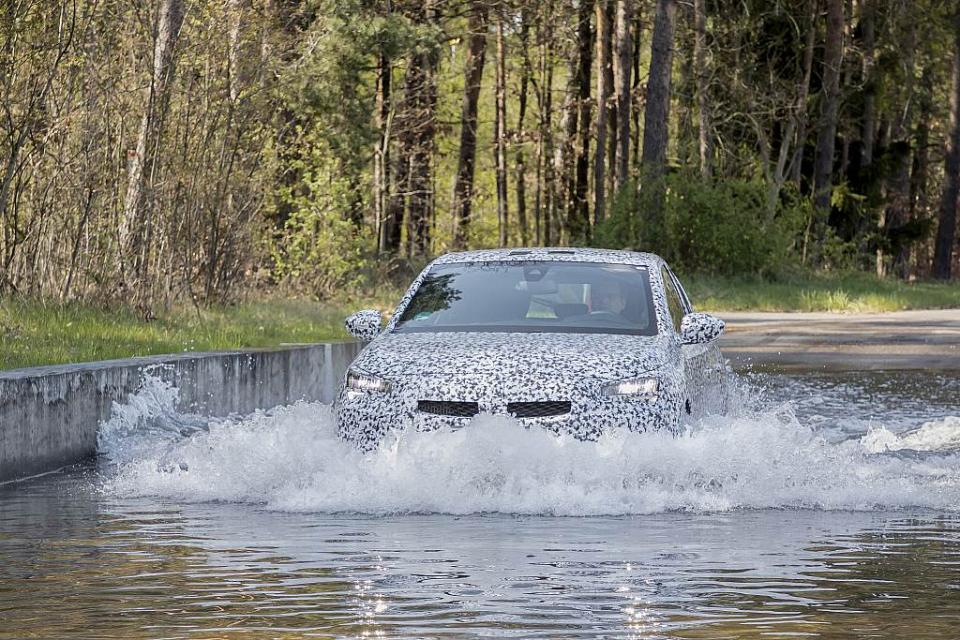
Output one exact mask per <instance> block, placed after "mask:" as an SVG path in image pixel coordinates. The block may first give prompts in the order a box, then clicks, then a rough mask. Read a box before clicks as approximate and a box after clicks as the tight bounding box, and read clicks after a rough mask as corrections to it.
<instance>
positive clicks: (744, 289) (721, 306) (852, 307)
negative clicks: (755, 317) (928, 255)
mask: <svg viewBox="0 0 960 640" xmlns="http://www.w3.org/2000/svg"><path fill="white" fill-rule="evenodd" d="M684 282H685V284H686V286H687V289H688V292H689V293H690V297H691V298H693V301H694V304H695V305H696V307H697V308H698V309H703V310H705V311H833V312H841V313H862V312H878V311H902V310H906V309H957V308H960V282H956V281H954V282H951V283H942V282H901V281H899V280H893V279H890V280H882V279H880V278H877V277H874V276H871V275H869V274H864V273H847V274H804V275H797V276H793V277H788V278H784V279H782V280H777V281H766V280H761V279H748V278H718V277H707V276H694V277H690V278H686V279H684Z"/></svg>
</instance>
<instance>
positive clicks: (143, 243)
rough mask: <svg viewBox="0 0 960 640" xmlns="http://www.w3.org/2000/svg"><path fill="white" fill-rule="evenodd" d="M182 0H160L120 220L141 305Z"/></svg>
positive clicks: (128, 280)
mask: <svg viewBox="0 0 960 640" xmlns="http://www.w3.org/2000/svg"><path fill="white" fill-rule="evenodd" d="M183 15H184V5H183V0H161V2H160V6H159V15H158V19H157V31H156V35H155V37H154V49H153V73H152V75H151V79H150V88H149V92H148V94H147V105H146V108H145V110H144V114H143V119H142V120H141V122H140V134H139V136H138V137H137V148H136V151H134V152H133V153H132V154H130V156H129V168H128V171H129V176H128V182H127V193H126V197H125V199H124V206H123V217H122V219H121V221H120V251H121V254H120V259H121V272H122V278H123V281H124V283H125V285H126V287H127V288H128V289H129V290H130V291H131V293H132V294H133V297H134V299H135V303H136V304H142V303H144V302H146V300H145V299H144V294H145V293H146V292H145V291H143V290H142V289H141V284H142V281H143V280H144V279H146V277H147V273H146V270H147V260H148V258H149V255H150V246H149V239H150V236H151V232H150V229H149V227H150V224H151V220H150V217H151V214H150V212H149V208H150V203H149V202H147V201H146V199H147V198H146V194H145V193H144V192H145V191H148V190H149V188H150V185H149V184H148V181H149V180H152V177H153V167H154V161H155V159H156V156H157V148H158V146H159V144H160V134H161V132H162V129H163V121H164V117H165V116H166V111H167V104H168V102H169V97H170V85H171V84H172V82H173V72H174V56H173V50H174V47H175V46H176V44H177V39H178V38H179V36H180V28H181V26H183Z"/></svg>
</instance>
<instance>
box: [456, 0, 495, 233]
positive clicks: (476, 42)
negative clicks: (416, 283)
mask: <svg viewBox="0 0 960 640" xmlns="http://www.w3.org/2000/svg"><path fill="white" fill-rule="evenodd" d="M471 10H472V12H471V14H470V19H469V22H468V25H469V30H470V33H469V36H468V38H467V40H468V42H467V61H466V65H465V68H464V86H463V107H462V109H461V115H460V158H459V160H458V161H457V179H456V183H455V184H454V187H453V213H454V216H455V220H456V228H455V230H454V234H453V246H454V248H457V249H462V248H464V247H465V246H466V244H467V233H468V232H469V228H470V211H471V205H472V204H473V172H474V163H475V160H476V155H477V110H478V106H479V98H480V81H481V79H482V78H483V63H484V58H485V55H486V51H487V4H486V3H485V2H482V1H477V2H474V3H473V4H472V6H471Z"/></svg>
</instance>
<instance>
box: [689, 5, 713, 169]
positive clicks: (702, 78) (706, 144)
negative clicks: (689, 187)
mask: <svg viewBox="0 0 960 640" xmlns="http://www.w3.org/2000/svg"><path fill="white" fill-rule="evenodd" d="M693 20H694V24H693V27H694V40H693V73H694V79H695V82H696V85H697V88H696V91H697V114H698V116H699V118H698V121H697V124H698V127H697V128H698V132H699V136H698V138H699V150H700V174H701V175H702V176H703V177H705V178H709V177H710V176H711V175H712V174H713V133H712V132H711V130H710V96H709V93H708V86H709V82H710V70H709V68H708V67H707V9H706V6H705V0H694V1H693Z"/></svg>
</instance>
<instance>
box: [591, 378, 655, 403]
mask: <svg viewBox="0 0 960 640" xmlns="http://www.w3.org/2000/svg"><path fill="white" fill-rule="evenodd" d="M659 394H660V380H658V379H657V378H630V379H629V380H620V381H618V382H611V383H610V384H605V385H603V395H605V396H629V397H632V398H648V399H650V400H656V398H657V396H658V395H659Z"/></svg>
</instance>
